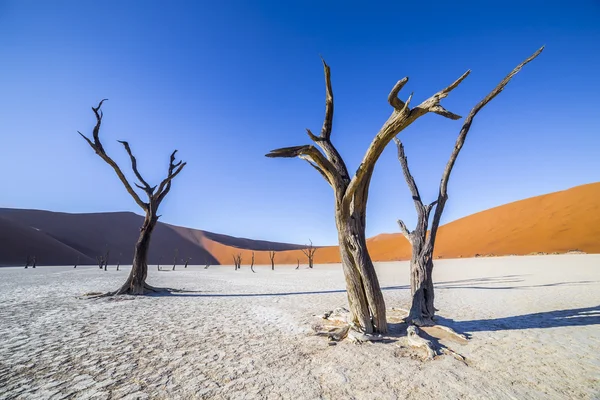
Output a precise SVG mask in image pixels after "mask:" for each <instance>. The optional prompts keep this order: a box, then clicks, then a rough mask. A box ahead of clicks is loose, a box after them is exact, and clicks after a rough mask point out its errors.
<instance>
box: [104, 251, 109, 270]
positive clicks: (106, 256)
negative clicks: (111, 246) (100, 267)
mask: <svg viewBox="0 0 600 400" xmlns="http://www.w3.org/2000/svg"><path fill="white" fill-rule="evenodd" d="M109 254H110V250H106V254H105V255H104V270H105V271H107V267H108V255H109Z"/></svg>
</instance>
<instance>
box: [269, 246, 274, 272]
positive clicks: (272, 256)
mask: <svg viewBox="0 0 600 400" xmlns="http://www.w3.org/2000/svg"><path fill="white" fill-rule="evenodd" d="M269 259H270V260H271V270H272V271H275V251H273V250H270V251H269Z"/></svg>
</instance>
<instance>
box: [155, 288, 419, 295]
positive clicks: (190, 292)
mask: <svg viewBox="0 0 600 400" xmlns="http://www.w3.org/2000/svg"><path fill="white" fill-rule="evenodd" d="M409 288H410V287H409V286H408V285H401V286H387V287H382V288H381V290H384V291H386V290H402V289H409ZM328 293H346V289H337V290H315V291H303V292H279V293H277V292H275V293H202V292H201V291H194V290H174V291H173V292H162V293H148V294H147V296H153V297H161V296H166V297H177V296H181V297H270V296H297V295H307V294H328Z"/></svg>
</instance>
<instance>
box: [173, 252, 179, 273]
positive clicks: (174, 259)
mask: <svg viewBox="0 0 600 400" xmlns="http://www.w3.org/2000/svg"><path fill="white" fill-rule="evenodd" d="M178 255H179V249H175V256H174V257H173V271H175V265H176V264H177V256H178Z"/></svg>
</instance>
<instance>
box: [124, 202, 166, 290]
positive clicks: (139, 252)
mask: <svg viewBox="0 0 600 400" xmlns="http://www.w3.org/2000/svg"><path fill="white" fill-rule="evenodd" d="M157 222H158V217H157V216H156V214H155V213H153V212H152V213H151V215H146V217H145V218H144V224H143V225H142V228H141V230H140V237H139V238H138V241H137V243H136V244H135V251H134V253H133V265H132V266H131V272H130V273H129V277H128V278H127V281H125V284H124V285H123V286H121V288H120V289H119V290H118V291H117V293H116V294H125V293H127V294H134V295H136V294H144V293H145V291H146V290H148V291H153V290H154V288H153V287H151V286H149V285H148V284H146V277H147V276H148V250H149V248H150V238H151V236H152V232H153V231H154V228H155V227H156V223H157Z"/></svg>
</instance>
